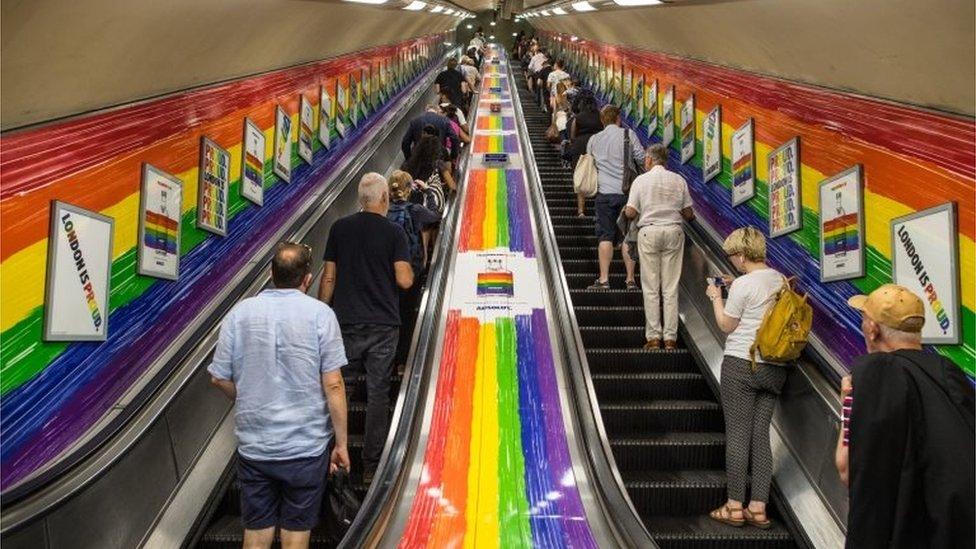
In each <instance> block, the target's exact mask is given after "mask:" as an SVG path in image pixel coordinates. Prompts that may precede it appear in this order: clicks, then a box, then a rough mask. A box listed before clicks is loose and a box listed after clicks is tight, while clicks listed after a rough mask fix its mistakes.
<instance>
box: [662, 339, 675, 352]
mask: <svg viewBox="0 0 976 549" xmlns="http://www.w3.org/2000/svg"><path fill="white" fill-rule="evenodd" d="M677 348H678V342H677V341H675V340H673V339H665V340H664V350H665V351H673V350H675V349H677Z"/></svg>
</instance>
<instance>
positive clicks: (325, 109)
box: [319, 86, 332, 149]
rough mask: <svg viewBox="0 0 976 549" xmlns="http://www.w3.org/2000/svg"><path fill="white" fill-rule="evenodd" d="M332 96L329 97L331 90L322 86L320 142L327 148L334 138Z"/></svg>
mask: <svg viewBox="0 0 976 549" xmlns="http://www.w3.org/2000/svg"><path fill="white" fill-rule="evenodd" d="M331 120H332V98H331V97H329V91H328V90H327V89H325V86H322V90H321V92H320V95H319V143H322V146H323V147H325V148H326V149H328V148H329V142H330V141H331V140H332V129H331V126H332V124H331Z"/></svg>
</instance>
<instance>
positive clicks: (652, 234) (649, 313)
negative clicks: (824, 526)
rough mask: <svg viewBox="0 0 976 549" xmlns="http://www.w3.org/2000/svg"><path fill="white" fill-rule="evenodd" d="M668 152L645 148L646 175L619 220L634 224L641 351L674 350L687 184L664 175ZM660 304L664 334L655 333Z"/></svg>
mask: <svg viewBox="0 0 976 549" xmlns="http://www.w3.org/2000/svg"><path fill="white" fill-rule="evenodd" d="M667 161H668V149H667V148H666V147H664V146H663V145H660V144H657V145H651V146H650V147H648V149H647V154H646V155H645V156H644V163H645V164H644V165H645V167H646V168H647V169H648V171H647V172H646V173H644V174H642V175H640V176H638V177H637V178H636V179H635V180H634V183H633V185H632V186H631V188H630V196H629V198H628V200H627V207H626V208H625V209H624V215H626V216H627V217H628V218H630V219H637V227H638V228H639V232H638V236H637V250H638V254H639V256H640V273H641V288H642V290H643V293H644V317H645V321H646V324H645V326H644V335H645V338H646V339H647V343H646V344H645V345H644V348H645V349H658V348H660V347H661V339H662V336H663V339H664V348H665V349H675V348H677V346H678V343H677V339H678V281H679V280H680V278H681V259H682V256H683V254H684V248H685V236H684V231H682V229H681V222H682V220H687V221H691V220H692V219H694V218H695V212H694V211H693V210H692V209H691V205H692V202H691V195H690V194H689V193H688V184H687V183H686V182H685V179H684V178H683V177H681V175H679V174H677V173H674V172H671V171H668V170H667V168H665V165H666V164H667ZM662 297H663V299H664V328H663V330H662V328H661V298H662Z"/></svg>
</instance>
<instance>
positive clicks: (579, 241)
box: [556, 206, 597, 250]
mask: <svg viewBox="0 0 976 549" xmlns="http://www.w3.org/2000/svg"><path fill="white" fill-rule="evenodd" d="M575 209H576V207H575V206H574V207H573V210H574V211H575ZM556 244H558V245H559V246H593V248H594V250H595V249H596V246H597V238H596V235H595V234H590V235H585V236H572V235H567V236H560V235H558V234H557V235H556Z"/></svg>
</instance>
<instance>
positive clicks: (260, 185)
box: [241, 118, 265, 206]
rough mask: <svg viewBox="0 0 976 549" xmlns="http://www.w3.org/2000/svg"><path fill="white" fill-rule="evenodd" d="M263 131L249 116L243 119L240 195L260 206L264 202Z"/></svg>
mask: <svg viewBox="0 0 976 549" xmlns="http://www.w3.org/2000/svg"><path fill="white" fill-rule="evenodd" d="M264 141H265V139H264V132H263V131H261V128H260V127H258V125H257V124H255V123H254V122H252V121H251V119H250V118H245V119H244V141H243V146H242V149H243V151H244V152H243V154H242V156H243V158H242V159H241V196H243V197H244V198H246V199H248V200H250V201H251V202H253V203H255V204H257V205H258V206H261V205H263V204H264V146H265V143H264Z"/></svg>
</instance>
